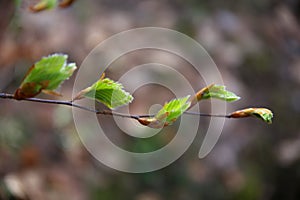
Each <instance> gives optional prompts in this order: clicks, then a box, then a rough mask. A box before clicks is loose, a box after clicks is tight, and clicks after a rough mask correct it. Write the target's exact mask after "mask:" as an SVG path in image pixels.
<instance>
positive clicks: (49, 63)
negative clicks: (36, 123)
mask: <svg viewBox="0 0 300 200" xmlns="http://www.w3.org/2000/svg"><path fill="white" fill-rule="evenodd" d="M67 58H68V56H67V55H64V54H53V55H50V56H48V57H43V58H42V59H41V60H40V61H38V62H36V63H35V65H33V66H32V67H31V68H30V69H29V70H28V72H27V74H26V76H25V78H24V80H23V82H22V83H21V86H20V87H19V88H18V90H17V91H16V92H15V98H16V99H24V98H29V97H34V96H36V95H37V94H39V93H40V92H42V91H43V92H47V93H55V91H54V90H55V89H56V88H58V87H59V86H60V84H62V82H63V81H65V80H66V79H68V78H69V77H70V76H72V74H73V72H74V70H75V69H76V65H75V63H69V64H68V63H67Z"/></svg>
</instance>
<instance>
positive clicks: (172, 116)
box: [139, 96, 191, 128]
mask: <svg viewBox="0 0 300 200" xmlns="http://www.w3.org/2000/svg"><path fill="white" fill-rule="evenodd" d="M189 97H190V96H186V97H184V98H180V99H173V100H172V101H170V102H168V103H166V104H165V105H164V106H163V108H162V109H161V110H159V111H158V113H157V114H156V115H155V116H154V117H151V118H140V119H139V122H140V123H141V124H143V125H145V126H149V127H151V128H162V127H164V126H168V125H171V124H172V123H173V122H175V121H176V120H177V118H178V117H180V116H181V115H182V114H183V113H184V112H185V111H186V110H187V109H188V108H189V107H190V104H191V102H189V101H188V99H189Z"/></svg>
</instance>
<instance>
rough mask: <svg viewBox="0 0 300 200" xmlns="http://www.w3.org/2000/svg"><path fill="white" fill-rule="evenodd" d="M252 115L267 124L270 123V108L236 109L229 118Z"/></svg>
mask: <svg viewBox="0 0 300 200" xmlns="http://www.w3.org/2000/svg"><path fill="white" fill-rule="evenodd" d="M249 116H254V117H257V118H259V119H262V120H263V121H265V122H267V123H268V124H271V123H272V118H273V113H272V111H271V110H269V109H267V108H246V109H243V110H238V111H235V112H233V113H231V114H230V115H229V117H231V118H242V117H249Z"/></svg>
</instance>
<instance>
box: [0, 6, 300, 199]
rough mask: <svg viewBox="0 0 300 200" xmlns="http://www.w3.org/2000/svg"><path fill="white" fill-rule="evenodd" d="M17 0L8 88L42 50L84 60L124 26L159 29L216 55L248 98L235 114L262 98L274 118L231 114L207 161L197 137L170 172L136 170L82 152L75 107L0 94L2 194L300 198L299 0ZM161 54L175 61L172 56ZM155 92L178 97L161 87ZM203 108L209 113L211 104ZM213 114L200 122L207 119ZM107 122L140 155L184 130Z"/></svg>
mask: <svg viewBox="0 0 300 200" xmlns="http://www.w3.org/2000/svg"><path fill="white" fill-rule="evenodd" d="M14 2H20V1H11V0H6V1H1V2H0V13H1V14H0V15H1V18H0V30H1V33H0V50H1V54H0V89H1V91H5V92H11V93H13V91H14V90H15V88H17V87H18V86H19V85H18V84H19V83H20V82H21V81H22V75H23V74H24V72H25V71H26V69H28V64H30V63H34V62H35V61H36V60H38V59H39V58H40V57H42V56H44V55H49V54H51V53H53V52H64V53H67V54H68V55H70V60H74V61H75V62H76V63H81V62H82V61H83V59H84V58H85V56H86V55H87V54H88V53H89V52H90V50H91V49H92V48H94V47H95V46H96V45H97V44H98V43H99V42H101V41H103V40H104V39H106V38H108V37H109V36H111V35H113V34H115V33H118V32H121V31H124V30H128V29H131V28H135V27H144V26H159V27H166V28H171V29H175V30H178V31H181V32H183V33H186V34H188V35H189V36H191V37H193V38H194V39H195V40H197V41H198V42H199V43H201V44H202V45H203V46H204V48H205V49H206V50H207V51H208V52H209V54H210V55H211V56H212V57H213V59H214V61H215V62H216V64H217V65H218V68H219V70H220V71H221V73H222V75H223V78H224V83H225V85H226V86H227V87H228V88H230V89H233V90H234V91H235V92H236V93H237V94H239V95H240V96H242V97H243V102H242V103H241V102H237V104H235V105H234V107H233V105H228V110H231V111H232V110H237V109H240V108H241V107H243V106H245V105H251V106H253V107H260V106H262V105H263V106H267V107H269V108H272V110H273V111H274V113H275V116H276V118H275V120H274V122H273V124H272V125H270V126H267V125H265V124H262V123H257V121H255V120H251V119H249V120H248V119H247V120H246V119H245V120H227V121H226V125H225V127H224V130H223V133H222V136H221V138H220V140H219V142H218V143H217V145H216V146H215V148H214V149H213V151H212V152H211V153H210V154H209V155H208V157H206V158H205V159H201V160H199V159H198V157H197V153H198V150H199V146H198V143H197V141H195V142H194V144H193V145H192V146H191V147H190V148H189V149H188V150H187V152H186V153H185V154H184V155H183V156H182V157H181V158H180V159H178V160H177V161H176V162H175V163H173V164H172V165H170V166H168V167H166V168H164V169H161V170H159V171H156V172H151V173H144V174H127V173H120V172H117V171H114V170H110V169H108V168H106V167H104V166H103V165H101V164H99V163H98V161H96V160H94V158H93V157H92V156H91V155H90V154H89V153H88V152H87V151H86V150H85V148H84V147H83V146H82V144H81V142H80V139H79V138H78V136H77V133H76V129H75V127H74V124H73V121H72V117H71V116H72V114H71V109H68V108H64V107H60V106H51V105H36V104H34V105H33V104H31V103H28V102H18V103H16V102H13V101H11V102H10V101H5V100H0V116H1V117H0V179H1V180H0V199H13V198H12V196H18V197H19V199H134V200H148V199H149V200H162V199H228V200H229V199H264V200H265V199H271V200H276V199H291V200H292V199H299V198H300V193H299V191H300V174H299V169H300V156H299V155H300V137H299V133H300V128H299V119H300V118H299V114H300V104H299V102H300V90H299V85H300V59H299V54H300V28H299V21H300V14H299V13H300V3H299V1H296V0H276V1H271V0H263V1H261V0H251V1H250V0H244V1H233V0H229V1H216V0H213V1H198V0H186V1H183V0H164V1H152V0H146V1H138V0H131V1H122V2H120V1H117V0H101V1H98V0H89V1H82V0H77V1H75V2H74V4H72V5H71V6H70V7H68V8H66V9H54V10H49V11H48V10H46V11H43V12H39V13H32V12H30V11H29V9H28V8H29V6H30V5H34V4H35V3H37V2H38V1H35V0H24V1H21V2H20V3H19V5H17V6H16V4H14ZM151 55H152V54H150V53H149V54H147V55H146V56H144V57H145V58H144V57H138V58H135V59H128V60H126V59H124V60H123V61H124V63H122V66H121V67H119V68H118V69H121V70H128V69H130V67H129V66H133V65H135V64H136V63H140V62H141V60H143V59H144V60H146V59H147V58H151ZM152 56H153V55H152ZM146 57H147V58H146ZM152 58H158V57H154V56H153V57H152ZM159 58H161V57H159ZM162 60H165V61H166V62H169V63H172V61H173V60H172V59H170V57H167V56H165V57H163V59H162ZM173 64H174V62H173ZM175 64H176V63H175ZM179 64H180V65H182V63H179ZM176 69H178V71H180V72H181V73H182V74H184V75H185V76H186V77H189V78H190V79H191V82H192V83H194V85H195V86H196V87H198V88H200V87H201V85H197V84H199V81H198V80H196V78H197V77H195V76H194V71H192V70H189V69H188V67H186V66H184V65H182V66H177V68H176ZM121 70H120V71H121ZM21 72H22V73H21ZM110 72H111V75H114V73H115V72H116V71H113V70H111V71H109V70H108V73H110ZM149 75H150V74H149ZM116 76H118V74H116ZM110 77H111V76H110ZM135 78H141V79H142V78H143V77H135ZM160 78H166V79H167V78H168V77H160ZM72 80H74V79H71V80H70V83H66V84H64V87H63V88H61V90H62V91H61V92H62V93H64V94H66V98H67V96H68V95H69V96H71V95H70V94H71V93H72ZM174 84H176V80H174ZM149 92H151V91H149V90H148V91H147V89H145V91H144V92H143V91H141V92H140V93H141V94H140V95H137V96H135V99H136V100H138V99H141V102H144V104H147V102H154V99H157V98H155V95H152V96H153V97H152V96H151V95H150V97H149V95H145V94H149ZM155 94H156V95H159V96H161V99H162V100H165V99H170V96H168V95H167V92H165V91H164V90H162V91H160V90H156V92H155ZM145 96H147V98H146V97H145ZM258 102H259V103H258ZM161 103H162V104H163V102H161ZM144 104H141V103H136V104H135V105H136V108H135V110H133V111H132V112H134V113H139V112H140V113H143V111H144V110H142V109H140V107H144ZM258 104H259V105H258ZM201 109H202V110H203V111H207V110H208V111H209V109H208V108H207V107H206V106H203V108H202V107H201ZM58 116H59V117H58ZM58 118H61V119H64V120H63V121H61V120H58ZM101 119H102V118H101ZM105 122H110V121H109V120H107V121H105ZM204 122H206V121H205V120H202V119H201V121H200V125H201V127H205V126H206V125H205V123H204ZM88 126H89V125H87V127H88ZM106 126H107V128H108V129H109V128H110V129H109V130H113V131H112V134H111V135H110V137H114V138H113V139H114V140H116V141H118V142H120V143H121V142H122V143H123V145H124V146H126V148H127V149H129V150H132V151H135V152H147V151H152V150H153V149H157V148H160V147H161V146H162V145H165V144H166V143H168V142H169V141H170V140H171V139H172V138H173V137H174V134H175V133H176V130H177V124H176V123H175V124H174V127H173V126H172V127H167V128H166V130H164V131H161V132H160V133H159V134H158V135H155V137H153V138H145V139H132V138H131V137H129V136H128V137H125V136H122V135H124V133H123V132H122V131H120V130H115V129H113V128H114V127H115V124H114V123H106ZM188 132H189V131H188V130H187V133H188ZM201 134H203V130H202V129H201V131H199V133H198V135H200V136H201V137H202V135H201ZM11 183H15V184H14V185H13V186H12V184H11ZM17 190H18V192H16V191H17ZM10 197H11V198H10ZM16 199H18V198H17V197H16Z"/></svg>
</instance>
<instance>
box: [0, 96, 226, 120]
mask: <svg viewBox="0 0 300 200" xmlns="http://www.w3.org/2000/svg"><path fill="white" fill-rule="evenodd" d="M0 99H12V100H16V101H31V102H37V103H45V104H57V105H65V106H70V107H76V108H79V109H82V110H86V111H89V112H93V113H96V114H98V115H111V116H117V117H125V118H131V119H136V120H138V119H139V118H143V117H145V118H147V117H154V115H130V114H125V113H119V112H114V111H111V110H95V109H91V108H87V107H84V106H81V105H78V104H75V103H73V102H72V101H65V100H52V99H40V98H25V99H22V100H17V99H15V98H14V95H13V94H7V93H0ZM184 114H187V115H197V116H202V117H224V118H230V115H217V114H208V113H198V112H190V111H186V112H184Z"/></svg>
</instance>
